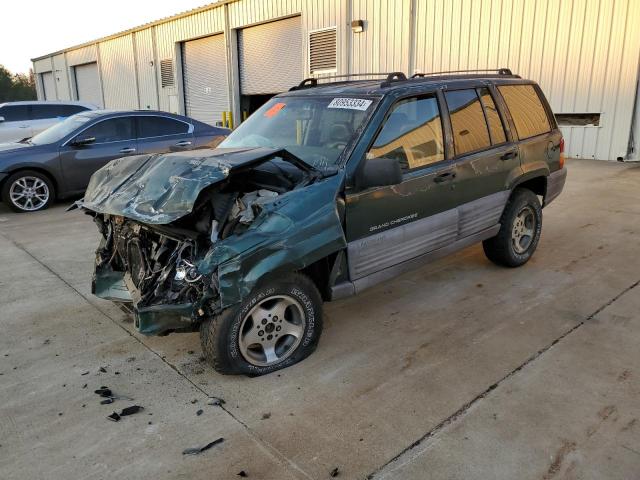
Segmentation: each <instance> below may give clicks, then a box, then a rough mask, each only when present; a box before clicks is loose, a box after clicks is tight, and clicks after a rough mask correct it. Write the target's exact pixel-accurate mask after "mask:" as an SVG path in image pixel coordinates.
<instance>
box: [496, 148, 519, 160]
mask: <svg viewBox="0 0 640 480" xmlns="http://www.w3.org/2000/svg"><path fill="white" fill-rule="evenodd" d="M517 156H518V152H516V151H515V150H511V151H510V152H507V153H505V154H504V155H502V156H501V157H500V160H509V159H511V158H516V157H517Z"/></svg>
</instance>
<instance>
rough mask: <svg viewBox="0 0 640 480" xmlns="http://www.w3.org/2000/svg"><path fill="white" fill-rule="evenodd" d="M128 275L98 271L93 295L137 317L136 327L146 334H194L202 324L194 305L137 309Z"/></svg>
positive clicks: (134, 320)
mask: <svg viewBox="0 0 640 480" xmlns="http://www.w3.org/2000/svg"><path fill="white" fill-rule="evenodd" d="M125 276H126V274H125V273H124V272H115V271H113V270H108V269H96V272H95V275H94V278H93V281H92V284H91V293H93V294H94V295H95V296H97V297H99V298H102V299H104V300H111V301H114V302H116V303H118V304H121V305H122V306H124V308H123V310H125V311H126V312H128V313H130V314H131V315H132V316H133V324H134V326H135V327H136V330H138V331H139V332H140V333H142V334H143V335H166V334H168V333H171V332H193V331H196V330H197V328H198V325H199V324H200V320H201V318H200V316H199V315H198V311H197V307H196V306H195V305H194V304H193V303H180V304H159V305H149V306H145V307H137V306H136V305H135V303H134V297H135V296H136V295H135V294H134V295H132V294H131V292H130V291H129V287H127V281H126V280H125Z"/></svg>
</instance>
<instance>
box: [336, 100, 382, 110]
mask: <svg viewBox="0 0 640 480" xmlns="http://www.w3.org/2000/svg"><path fill="white" fill-rule="evenodd" d="M372 103H373V100H365V99H364V98H334V99H333V100H331V103H330V104H329V106H328V107H327V108H348V109H350V110H366V109H367V108H369V105H371V104H372Z"/></svg>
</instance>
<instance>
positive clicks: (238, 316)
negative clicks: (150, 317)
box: [200, 273, 322, 376]
mask: <svg viewBox="0 0 640 480" xmlns="http://www.w3.org/2000/svg"><path fill="white" fill-rule="evenodd" d="M321 332H322V299H321V297H320V293H319V292H318V289H317V288H316V286H315V285H314V283H313V282H312V281H311V280H310V279H309V278H308V277H307V276H305V275H302V274H298V273H292V274H289V275H284V276H282V277H280V278H278V279H274V280H272V281H268V282H266V283H264V284H262V285H261V286H259V287H257V288H256V289H255V290H254V291H253V292H252V293H251V294H250V295H249V296H248V297H247V298H245V300H244V301H243V302H241V303H240V304H238V305H236V306H233V307H230V308H228V309H226V310H224V311H223V312H222V313H220V315H218V316H217V317H215V318H212V319H209V320H207V321H205V322H203V323H202V324H201V325H200V341H201V343H202V350H203V352H204V354H205V357H206V359H207V360H208V361H209V363H210V364H211V365H212V366H213V367H214V368H215V369H216V370H217V371H218V372H220V373H224V374H237V373H242V374H245V375H250V376H258V375H264V374H266V373H270V372H273V371H275V370H280V369H282V368H285V367H288V366H291V365H293V364H294V363H297V362H299V361H301V360H303V359H305V358H306V357H308V356H309V355H310V354H311V353H312V352H313V351H314V350H315V348H316V346H317V344H318V340H319V339H320V334H321Z"/></svg>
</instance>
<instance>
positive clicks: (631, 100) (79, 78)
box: [33, 0, 640, 160]
mask: <svg viewBox="0 0 640 480" xmlns="http://www.w3.org/2000/svg"><path fill="white" fill-rule="evenodd" d="M638 18H640V1H637V0H223V1H219V2H218V3H214V4H211V5H207V6H205V7H202V8H198V9H195V10H191V11H189V12H185V13H182V14H179V15H176V16H174V17H170V18H166V19H163V20H159V21H157V22H153V23H150V24H146V25H143V26H141V27H138V28H134V29H131V30H128V31H125V32H122V33H118V34H115V35H112V36H110V37H106V38H102V39H99V40H96V41H94V42H89V43H87V44H83V45H80V46H76V47H71V48H68V49H65V50H63V51H60V52H55V53H52V54H50V55H46V56H44V57H40V58H36V59H34V60H33V64H34V71H35V72H36V74H37V89H38V98H40V99H64V100H67V99H82V100H87V101H92V102H94V103H98V104H100V105H103V106H105V107H107V108H140V109H160V110H167V111H171V112H176V113H184V114H187V115H191V116H193V117H195V118H197V119H200V120H203V121H207V122H209V123H215V122H217V121H220V120H221V119H222V116H223V115H225V116H226V115H227V112H230V114H231V115H232V116H233V118H234V119H236V123H237V120H238V119H240V118H242V116H243V115H244V112H251V111H253V110H255V108H256V107H257V106H259V105H260V104H261V103H263V102H264V101H265V100H266V99H267V98H269V96H270V95H273V94H275V93H278V92H280V91H283V90H285V89H287V88H288V87H289V86H291V85H294V84H296V83H298V82H299V81H300V80H301V79H302V78H304V77H308V76H318V75H343V74H360V73H367V72H390V71H403V72H405V73H414V72H438V71H446V70H468V69H484V68H498V67H508V68H510V69H511V70H512V71H513V72H514V73H518V74H519V75H521V76H523V77H526V78H531V79H533V80H536V81H537V82H539V83H540V85H541V87H542V89H543V90H544V91H545V92H546V94H547V96H548V97H549V100H550V102H551V106H552V108H553V110H554V112H556V114H557V116H558V119H559V122H560V124H561V125H562V129H563V132H564V135H565V139H566V144H567V152H568V154H569V155H570V156H573V157H579V158H597V159H603V160H616V159H618V160H620V159H625V160H627V159H629V160H638V159H640V157H639V156H638V144H640V102H639V101H638V89H639V85H640V84H639V68H640V62H639V60H640V29H638V28H637V25H635V23H637V19H638ZM358 20H361V21H362V22H361V23H360V24H361V25H362V27H361V28H357V27H352V22H357V21H358ZM359 30H361V31H359Z"/></svg>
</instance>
